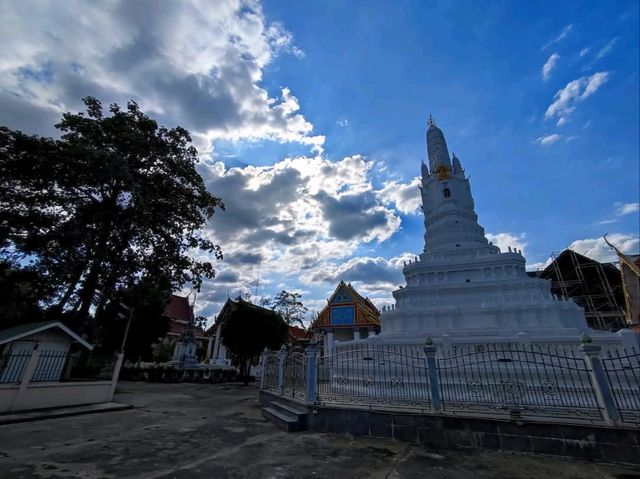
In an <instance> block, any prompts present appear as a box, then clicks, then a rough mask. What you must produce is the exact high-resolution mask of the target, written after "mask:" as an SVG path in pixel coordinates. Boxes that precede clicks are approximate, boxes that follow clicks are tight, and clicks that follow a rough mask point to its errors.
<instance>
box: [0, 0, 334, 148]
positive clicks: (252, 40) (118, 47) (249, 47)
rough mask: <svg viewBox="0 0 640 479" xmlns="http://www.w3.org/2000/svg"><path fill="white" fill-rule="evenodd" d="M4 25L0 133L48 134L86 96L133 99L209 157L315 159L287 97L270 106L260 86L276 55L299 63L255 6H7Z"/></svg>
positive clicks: (246, 1) (228, 2)
mask: <svg viewBox="0 0 640 479" xmlns="http://www.w3.org/2000/svg"><path fill="white" fill-rule="evenodd" d="M0 17H2V18H4V19H7V21H4V22H3V28H2V29H1V30H0V42H1V43H2V44H3V46H4V48H3V49H2V52H1V53H0V123H4V124H7V125H8V126H9V127H11V128H15V129H23V130H26V131H28V132H35V133H41V134H48V135H50V134H53V133H54V132H53V131H52V130H51V125H53V124H54V123H55V122H56V121H57V120H59V118H60V114H61V113H62V112H64V111H68V110H79V109H82V105H81V104H80V99H81V97H83V96H85V95H93V96H96V97H98V98H99V99H101V100H103V102H104V103H105V104H108V103H111V102H118V103H121V104H124V103H125V102H126V101H127V100H129V99H134V100H136V101H137V102H138V103H139V104H140V106H141V108H142V109H143V111H146V112H148V113H151V114H154V115H155V116H156V117H157V118H158V119H159V120H160V121H161V122H163V123H164V122H171V124H176V123H178V124H180V125H182V126H184V127H186V128H187V129H189V130H190V131H191V133H192V134H193V137H194V140H195V141H196V144H197V146H198V147H199V148H200V149H201V150H202V151H204V152H205V153H209V152H211V142H212V141H214V140H218V139H224V140H229V141H241V140H243V141H244V140H248V141H257V140H264V139H267V140H272V141H277V142H298V143H301V144H304V145H307V146H309V148H310V149H312V150H313V151H318V152H319V151H321V149H322V145H323V143H324V137H323V136H321V135H315V134H314V133H313V125H312V124H311V123H310V122H309V121H308V120H307V119H306V118H305V117H304V116H303V115H302V114H301V113H300V105H299V103H298V100H297V98H296V96H295V95H294V94H293V93H292V92H291V91H290V89H289V88H287V87H284V88H282V89H281V90H280V92H279V93H278V94H275V95H271V94H270V93H269V92H268V91H267V90H266V89H265V88H263V87H262V86H261V81H262V77H263V73H264V69H265V68H266V67H267V66H268V65H269V64H270V63H272V62H273V61H274V59H275V58H276V57H277V56H278V55H280V54H284V53H289V54H292V55H295V56H297V57H301V56H303V52H302V51H301V50H300V49H298V48H297V47H296V46H295V45H294V43H293V42H294V39H293V36H292V35H291V33H290V32H288V31H287V30H286V29H285V28H284V27H283V26H282V25H281V24H279V23H277V22H275V23H274V22H268V21H267V20H266V19H265V16H264V13H263V11H262V7H261V5H260V3H258V2H257V1H253V0H221V1H219V2H216V5H215V8H211V5H210V4H209V3H208V2H206V1H198V0H194V1H192V2H183V3H167V4H164V5H163V6H162V8H148V6H145V4H141V3H136V2H127V1H124V0H121V1H117V0H116V1H113V2H109V3H108V4H104V5H103V4H100V5H97V4H93V3H90V2H89V3H87V2H82V1H73V0H70V1H68V2H62V3H39V4H38V6H37V8H34V6H33V5H31V4H30V2H2V3H0ZM80 46H81V47H80Z"/></svg>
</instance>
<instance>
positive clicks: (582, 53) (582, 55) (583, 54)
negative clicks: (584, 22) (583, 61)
mask: <svg viewBox="0 0 640 479" xmlns="http://www.w3.org/2000/svg"><path fill="white" fill-rule="evenodd" d="M590 51H591V48H589V47H586V48H583V49H582V50H580V58H582V57H584V56H585V55H586V54H587V53H589V52H590Z"/></svg>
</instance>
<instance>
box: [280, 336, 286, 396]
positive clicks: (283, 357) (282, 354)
mask: <svg viewBox="0 0 640 479" xmlns="http://www.w3.org/2000/svg"><path fill="white" fill-rule="evenodd" d="M278 359H279V361H278V391H280V395H282V394H284V363H285V361H286V360H287V349H286V348H285V346H284V344H283V345H282V347H281V348H280V352H279V353H278Z"/></svg>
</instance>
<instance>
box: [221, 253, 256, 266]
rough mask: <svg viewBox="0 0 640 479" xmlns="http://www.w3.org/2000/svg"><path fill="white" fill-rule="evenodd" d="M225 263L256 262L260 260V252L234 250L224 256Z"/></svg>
mask: <svg viewBox="0 0 640 479" xmlns="http://www.w3.org/2000/svg"><path fill="white" fill-rule="evenodd" d="M224 261H225V263H228V264H231V265H233V264H258V263H259V262H260V261H262V255H261V254H260V253H243V252H235V253H232V254H229V255H226V256H225V257H224Z"/></svg>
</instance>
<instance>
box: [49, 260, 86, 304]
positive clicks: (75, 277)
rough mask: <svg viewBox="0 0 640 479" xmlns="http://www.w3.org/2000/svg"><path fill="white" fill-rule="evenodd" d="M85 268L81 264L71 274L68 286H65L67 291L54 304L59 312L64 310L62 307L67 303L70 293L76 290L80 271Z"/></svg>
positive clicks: (80, 275) (80, 276)
mask: <svg viewBox="0 0 640 479" xmlns="http://www.w3.org/2000/svg"><path fill="white" fill-rule="evenodd" d="M85 269H86V266H85V265H82V267H79V268H78V269H77V271H76V273H75V274H74V275H73V277H72V279H71V282H70V283H69V286H68V287H67V291H66V292H65V293H64V296H62V299H60V301H59V302H58V304H57V305H56V306H55V308H57V310H58V311H59V312H60V313H62V311H63V310H64V307H65V306H66V305H67V303H68V302H69V300H70V299H71V295H72V294H73V292H74V291H75V290H76V286H78V282H79V281H80V278H82V273H83V272H84V270H85Z"/></svg>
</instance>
